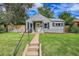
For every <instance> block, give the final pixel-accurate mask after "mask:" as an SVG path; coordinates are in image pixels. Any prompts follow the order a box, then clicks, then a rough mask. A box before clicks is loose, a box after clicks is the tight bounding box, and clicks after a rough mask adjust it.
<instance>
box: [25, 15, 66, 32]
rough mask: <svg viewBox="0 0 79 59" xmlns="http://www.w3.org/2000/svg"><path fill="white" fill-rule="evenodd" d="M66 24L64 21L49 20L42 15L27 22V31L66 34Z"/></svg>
mask: <svg viewBox="0 0 79 59" xmlns="http://www.w3.org/2000/svg"><path fill="white" fill-rule="evenodd" d="M64 26H65V22H64V20H62V19H49V18H46V17H45V16H43V15H41V14H37V15H34V16H32V17H30V18H29V19H28V20H26V30H28V31H30V32H41V33H44V32H50V33H64Z"/></svg>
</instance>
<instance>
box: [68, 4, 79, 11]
mask: <svg viewBox="0 0 79 59" xmlns="http://www.w3.org/2000/svg"><path fill="white" fill-rule="evenodd" d="M68 11H79V4H74V5H73V6H72V7H71V8H69V9H68Z"/></svg>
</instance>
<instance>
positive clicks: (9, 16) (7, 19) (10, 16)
mask: <svg viewBox="0 0 79 59" xmlns="http://www.w3.org/2000/svg"><path fill="white" fill-rule="evenodd" d="M4 6H5V8H6V11H3V12H1V13H0V24H4V27H5V28H6V32H8V24H10V23H12V24H25V20H26V19H27V18H28V16H27V15H26V14H25V7H26V8H27V9H28V8H29V7H31V6H32V4H23V3H16V4H14V3H13V4H12V3H11V4H10V3H5V4H4ZM25 18H26V19H25Z"/></svg>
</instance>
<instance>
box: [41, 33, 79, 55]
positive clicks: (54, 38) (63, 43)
mask: <svg viewBox="0 0 79 59" xmlns="http://www.w3.org/2000/svg"><path fill="white" fill-rule="evenodd" d="M40 41H41V44H42V55H43V56H79V34H41V35H40Z"/></svg>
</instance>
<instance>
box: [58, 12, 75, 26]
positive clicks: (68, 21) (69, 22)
mask: <svg viewBox="0 0 79 59" xmlns="http://www.w3.org/2000/svg"><path fill="white" fill-rule="evenodd" d="M59 18H61V19H63V20H65V24H66V25H72V21H73V20H74V19H75V18H74V17H72V16H71V15H70V13H68V12H63V13H62V14H61V15H60V16H59Z"/></svg>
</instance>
